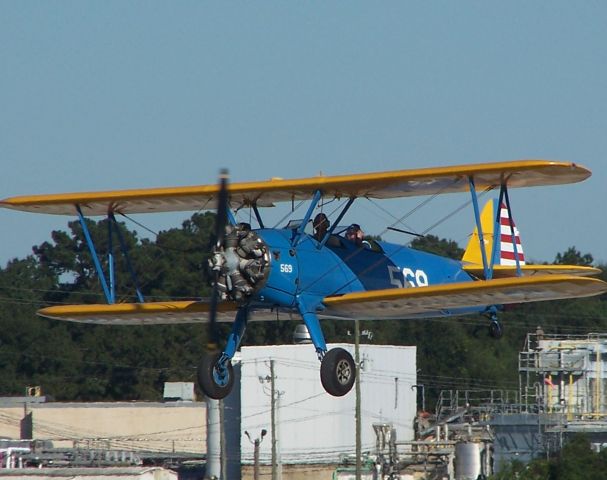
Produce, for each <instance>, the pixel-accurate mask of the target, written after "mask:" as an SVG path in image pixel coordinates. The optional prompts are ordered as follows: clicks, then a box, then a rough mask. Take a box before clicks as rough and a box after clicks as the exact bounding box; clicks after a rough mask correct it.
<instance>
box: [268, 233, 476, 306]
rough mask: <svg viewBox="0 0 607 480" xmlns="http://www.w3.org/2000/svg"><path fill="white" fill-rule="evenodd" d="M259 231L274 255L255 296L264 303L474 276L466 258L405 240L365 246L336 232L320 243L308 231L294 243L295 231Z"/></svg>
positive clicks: (286, 302) (288, 302)
mask: <svg viewBox="0 0 607 480" xmlns="http://www.w3.org/2000/svg"><path fill="white" fill-rule="evenodd" d="M256 233H257V234H258V235H259V236H260V237H261V238H262V239H263V241H264V242H265V243H266V244H267V245H268V248H269V250H270V255H271V261H270V273H269V275H268V278H267V281H266V283H265V285H264V287H263V288H262V289H261V290H260V291H259V292H258V294H257V295H256V297H257V301H259V302H260V303H262V304H265V305H268V304H269V305H275V306H280V307H287V308H290V307H295V306H296V303H297V296H298V295H302V294H305V295H306V296H308V297H316V298H318V299H319V300H321V299H322V298H324V297H326V296H329V295H339V294H344V293H349V292H359V291H366V290H380V289H388V288H417V287H423V286H428V285H439V284H445V283H451V282H467V281H472V278H471V277H470V276H469V275H468V274H467V273H466V272H465V271H464V270H463V269H462V265H461V262H459V261H455V260H451V259H449V258H445V257H440V256H438V255H433V254H430V253H426V252H422V251H419V250H414V249H411V248H409V247H405V246H402V245H396V244H392V243H387V242H373V241H372V242H370V248H366V247H364V248H363V247H358V246H356V245H355V244H354V243H353V242H350V241H348V240H346V239H345V238H343V237H341V236H339V235H332V236H331V237H330V238H329V240H328V241H327V242H326V244H325V245H324V246H323V247H320V248H319V242H317V241H316V240H315V239H314V238H312V237H311V236H309V235H303V236H302V237H301V238H300V241H299V242H298V243H297V245H296V246H293V244H292V238H293V235H294V232H293V231H292V230H288V229H285V230H275V229H261V230H257V231H256ZM479 310H480V309H479V308H475V309H466V311H465V312H463V311H458V312H455V311H454V312H437V315H453V314H456V313H468V312H471V311H479Z"/></svg>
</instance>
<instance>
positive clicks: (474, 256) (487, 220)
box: [462, 200, 497, 265]
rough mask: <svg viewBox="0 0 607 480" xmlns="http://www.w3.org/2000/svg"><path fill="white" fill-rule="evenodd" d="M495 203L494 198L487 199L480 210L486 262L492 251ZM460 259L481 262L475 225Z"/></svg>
mask: <svg viewBox="0 0 607 480" xmlns="http://www.w3.org/2000/svg"><path fill="white" fill-rule="evenodd" d="M496 203H497V202H496V201H495V200H489V201H488V202H487V203H486V204H485V206H484V207H483V211H482V212H481V228H482V231H483V240H484V247H485V253H486V255H487V256H486V258H487V261H488V262H491V253H492V251H493V240H494V236H493V225H494V224H495V208H494V206H495V204H496ZM462 261H463V262H464V263H471V264H475V265H482V264H483V257H482V253H481V244H480V240H479V235H478V228H476V227H474V231H473V232H472V235H470V240H468V245H467V246H466V251H465V252H464V256H463V257H462Z"/></svg>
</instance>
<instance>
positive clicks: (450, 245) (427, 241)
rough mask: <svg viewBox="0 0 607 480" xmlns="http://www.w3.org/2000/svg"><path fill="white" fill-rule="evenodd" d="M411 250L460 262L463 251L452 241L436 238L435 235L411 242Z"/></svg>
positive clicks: (418, 238)
mask: <svg viewBox="0 0 607 480" xmlns="http://www.w3.org/2000/svg"><path fill="white" fill-rule="evenodd" d="M411 248H415V249H416V250H422V251H424V252H429V253H434V254H436V255H441V256H443V257H449V258H453V259H455V260H460V259H461V258H462V256H463V255H464V249H463V248H460V247H459V245H458V244H457V242H455V241H454V240H447V239H445V238H438V237H437V236H435V235H424V236H423V237H417V238H415V239H413V240H412V241H411Z"/></svg>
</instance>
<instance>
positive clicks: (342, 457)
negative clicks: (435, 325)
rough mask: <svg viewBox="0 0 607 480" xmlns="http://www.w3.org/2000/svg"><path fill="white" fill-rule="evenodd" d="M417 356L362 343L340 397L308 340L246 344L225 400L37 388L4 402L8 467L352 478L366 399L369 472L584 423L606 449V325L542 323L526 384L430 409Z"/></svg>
mask: <svg viewBox="0 0 607 480" xmlns="http://www.w3.org/2000/svg"><path fill="white" fill-rule="evenodd" d="M299 333H302V332H299ZM304 333H305V332H304ZM304 336H305V335H304ZM340 346H341V347H342V348H346V349H350V350H353V348H354V347H353V346H352V345H348V344H344V345H340ZM415 357H416V349H415V347H395V346H376V345H368V344H364V345H361V346H360V364H361V365H360V377H361V389H360V392H361V393H360V397H359V398H358V399H357V396H356V394H355V392H354V391H353V392H351V394H349V395H347V396H345V397H341V398H334V397H331V396H329V395H328V394H327V393H326V392H325V391H324V390H323V389H322V387H321V385H320V382H319V378H318V370H317V362H318V360H317V358H316V356H315V355H314V352H313V351H311V350H310V349H309V348H307V346H306V345H281V346H264V347H243V348H242V349H241V352H240V354H239V357H238V362H237V363H236V364H235V374H236V385H235V387H234V394H233V395H231V396H229V397H228V398H227V399H225V400H223V401H207V402H197V401H195V398H194V392H193V387H192V385H191V384H181V383H175V384H168V385H167V386H166V388H165V392H164V397H165V401H164V402H118V403H108V404H103V403H89V404H75V403H47V402H45V399H44V397H42V396H41V391H40V389H37V388H36V387H31V388H28V390H27V391H26V396H24V397H19V398H13V399H4V401H3V402H0V436H2V437H4V438H12V439H15V440H4V441H0V450H1V451H2V455H3V457H2V458H3V463H2V467H4V468H5V469H6V468H9V469H18V468H19V467H26V466H28V465H29V466H31V465H34V464H35V462H39V464H40V465H44V466H50V465H55V466H60V465H63V466H66V465H70V466H73V467H83V466H87V467H91V466H108V467H110V466H111V467H121V468H124V467H128V466H131V467H139V468H140V467H142V466H144V465H156V466H159V465H160V464H162V465H172V467H173V468H175V470H176V471H177V470H178V468H177V467H178V466H179V465H181V466H183V465H185V464H187V463H189V462H190V461H194V462H197V464H198V465H203V464H204V470H203V469H201V468H199V469H198V470H196V471H194V470H190V471H187V469H182V470H181V471H180V472H179V474H178V477H179V478H180V479H194V478H201V476H202V472H203V471H206V477H205V478H213V475H214V476H215V478H223V479H225V478H229V479H230V480H233V479H238V478H243V479H251V478H255V477H254V476H255V475H257V477H258V478H259V476H260V474H261V475H263V476H265V477H266V478H268V477H269V476H270V475H271V476H272V478H276V479H282V480H295V479H300V478H310V477H311V476H313V477H314V478H319V479H323V478H324V479H329V478H332V479H339V480H349V479H353V478H355V477H354V475H355V452H356V445H355V441H356V431H355V430H356V428H355V426H356V403H357V400H358V401H360V412H361V414H360V416H359V419H358V421H359V422H360V425H361V450H362V473H363V476H362V478H364V479H369V480H371V479H372V480H383V479H385V478H393V479H397V478H398V479H401V480H404V479H414V478H415V479H419V478H423V479H428V480H434V479H441V480H443V479H449V480H477V479H478V478H484V477H488V476H489V475H491V474H492V473H494V472H497V471H499V470H500V469H502V468H503V467H504V466H505V465H506V464H508V463H509V462H511V461H512V460H515V459H516V460H519V461H522V462H527V461H530V460H531V459H533V458H537V457H540V456H547V455H550V454H552V453H554V452H556V451H557V450H558V449H560V448H561V447H562V445H563V444H564V443H565V442H566V441H567V438H568V436H570V435H572V434H573V433H577V432H583V433H585V434H587V436H588V438H590V440H591V442H592V444H593V448H594V449H595V450H597V451H598V450H600V449H602V448H603V447H604V446H605V445H607V335H601V334H588V335H549V334H545V333H544V332H543V331H542V330H541V329H539V328H538V330H537V331H536V332H534V333H531V334H528V335H527V337H526V339H525V344H524V346H523V349H522V351H521V352H520V353H519V365H518V370H519V389H518V391H517V390H512V391H506V390H445V391H442V392H441V393H440V395H439V398H438V403H437V405H436V407H435V409H434V412H433V413H428V412H426V411H425V409H424V408H423V406H424V400H423V391H424V386H423V385H419V384H417V377H416V361H415ZM418 393H422V395H421V396H420V397H421V399H422V403H421V405H420V406H421V407H422V408H420V409H418V404H417V401H416V399H417V398H418ZM19 438H21V439H29V440H17V439H19ZM51 442H52V447H53V448H51ZM58 447H59V448H58ZM154 462H157V463H154ZM7 472H8V471H6V470H5V471H3V472H2V473H3V474H6V473H7ZM57 473H58V474H59V473H60V472H59V471H58V470H57ZM131 473H132V474H133V475H135V476H136V475H143V476H145V475H147V474H149V471H147V470H141V469H140V470H132V471H131ZM159 474H160V473H159ZM162 474H164V473H162ZM5 476H6V475H5Z"/></svg>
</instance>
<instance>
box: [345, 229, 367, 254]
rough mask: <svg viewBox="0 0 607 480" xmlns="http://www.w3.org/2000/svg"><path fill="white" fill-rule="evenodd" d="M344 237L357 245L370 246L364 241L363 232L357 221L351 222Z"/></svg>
mask: <svg viewBox="0 0 607 480" xmlns="http://www.w3.org/2000/svg"><path fill="white" fill-rule="evenodd" d="M346 238H347V239H348V240H350V241H351V242H352V243H354V244H355V245H356V246H357V247H364V248H370V245H369V242H367V241H365V232H363V231H362V229H361V228H360V225H359V224H358V223H353V224H352V225H350V226H349V227H348V229H347V230H346Z"/></svg>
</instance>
